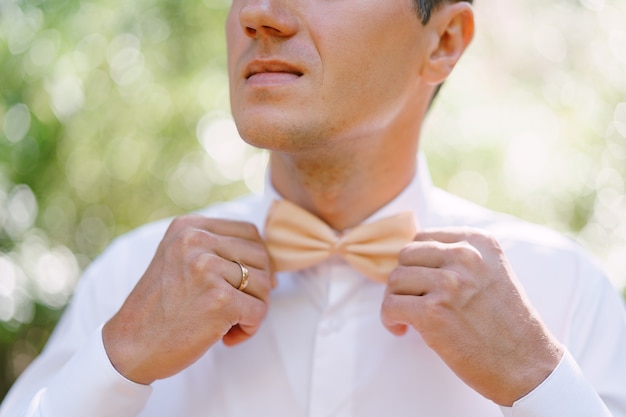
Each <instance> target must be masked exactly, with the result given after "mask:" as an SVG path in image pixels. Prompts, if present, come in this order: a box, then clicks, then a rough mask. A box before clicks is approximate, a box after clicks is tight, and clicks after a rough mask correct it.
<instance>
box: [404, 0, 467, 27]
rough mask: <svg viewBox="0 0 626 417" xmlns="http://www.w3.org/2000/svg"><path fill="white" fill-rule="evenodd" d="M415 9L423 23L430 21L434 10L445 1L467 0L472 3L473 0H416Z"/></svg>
mask: <svg viewBox="0 0 626 417" xmlns="http://www.w3.org/2000/svg"><path fill="white" fill-rule="evenodd" d="M414 1H415V10H416V11H417V15H418V16H419V18H420V19H421V20H422V23H423V24H426V23H428V21H429V20H430V16H431V15H432V13H433V11H434V10H435V9H436V8H437V7H439V6H441V5H442V4H444V3H457V2H459V1H466V2H468V3H472V1H473V0H414Z"/></svg>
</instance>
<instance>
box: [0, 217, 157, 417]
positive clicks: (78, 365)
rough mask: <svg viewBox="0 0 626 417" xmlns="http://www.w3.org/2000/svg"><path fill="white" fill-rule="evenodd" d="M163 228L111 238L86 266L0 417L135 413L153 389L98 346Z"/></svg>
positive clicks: (118, 416) (123, 415) (129, 415)
mask: <svg viewBox="0 0 626 417" xmlns="http://www.w3.org/2000/svg"><path fill="white" fill-rule="evenodd" d="M163 229H164V227H156V228H150V229H144V230H140V231H138V232H135V233H134V234H133V235H132V236H130V237H126V238H122V239H118V240H117V241H116V242H114V243H113V244H112V245H111V246H109V248H107V250H106V251H105V252H104V253H103V254H102V255H101V256H100V257H99V258H98V259H97V260H96V261H94V262H93V263H92V264H91V265H90V266H89V268H88V269H87V270H86V271H85V274H84V275H83V276H82V277H81V280H80V282H79V285H78V287H77V289H76V292H75V294H74V297H73V298H72V301H71V303H70V304H69V306H68V308H67V310H66V311H65V313H64V314H63V317H62V319H61V320H60V321H59V323H58V324H57V326H56V328H55V330H54V332H53V333H52V335H51V337H50V339H49V340H48V343H47V344H46V347H45V348H44V350H43V351H42V353H41V354H40V355H39V356H38V357H37V358H36V359H35V361H33V363H32V364H31V365H30V366H29V367H28V368H27V370H26V371H25V372H24V373H23V374H22V375H21V376H20V377H19V378H18V380H17V381H16V383H15V384H14V385H13V387H12V388H11V390H10V391H9V393H8V395H7V397H6V398H5V400H4V401H3V403H2V405H1V406H0V417H78V416H80V417H85V416H89V417H100V416H105V415H106V416H112V415H114V416H116V417H134V416H136V415H137V414H139V413H140V411H141V409H142V408H143V407H144V406H145V403H146V402H147V401H148V398H149V397H150V394H151V391H152V388H151V387H150V386H144V385H139V384H135V383H133V382H131V381H129V380H127V379H125V378H124V377H123V376H122V375H120V374H119V373H118V372H117V371H116V370H115V368H114V367H113V365H112V364H111V362H110V361H109V358H108V356H107V354H106V351H105V349H104V345H103V341H102V326H103V324H104V323H106V321H108V320H109V318H110V317H112V316H113V315H114V314H115V312H117V310H118V309H119V308H120V306H121V305H122V303H123V302H124V300H125V299H126V297H127V296H128V294H129V293H130V291H131V290H132V289H133V287H134V286H135V284H136V282H137V281H138V279H139V277H141V275H142V274H143V272H144V271H145V268H146V267H147V265H148V264H149V262H150V260H151V259H152V256H153V254H154V251H155V249H156V246H157V244H158V242H159V241H160V238H161V237H162V234H163V232H164V230H163ZM132 248H135V249H134V250H131V249H132Z"/></svg>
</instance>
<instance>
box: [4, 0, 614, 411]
mask: <svg viewBox="0 0 626 417" xmlns="http://www.w3.org/2000/svg"><path fill="white" fill-rule="evenodd" d="M481 3H482V4H481ZM229 4H230V1H229V0H193V1H191V0H179V1H173V0H136V1H132V2H128V1H120V0H106V1H105V0H92V1H80V0H47V1H46V0H0V126H1V127H2V131H1V132H0V133H1V136H0V399H1V398H2V397H3V395H4V392H5V391H6V390H7V389H8V387H9V386H10V384H11V383H12V381H13V380H14V378H15V377H16V376H17V375H19V373H20V372H21V371H22V370H23V369H24V368H25V366H26V365H27V364H28V363H29V362H30V361H31V360H32V358H33V357H34V356H35V355H36V354H37V352H38V351H39V350H40V349H41V347H42V346H43V343H44V342H45V340H46V339H47V337H48V335H49V333H50V331H51V329H52V327H53V326H54V323H56V320H57V319H58V317H59V316H60V313H61V310H62V309H63V307H64V306H65V305H66V303H67V301H68V299H69V297H70V295H71V293H72V290H73V288H74V285H75V283H76V281H77V280H78V277H79V275H80V271H81V270H82V269H83V268H84V267H85V266H86V265H87V264H88V263H89V262H90V260H91V259H93V257H94V256H96V255H97V254H98V253H99V252H100V251H101V250H102V249H103V248H104V247H105V246H106V245H107V244H108V243H109V242H110V241H111V239H113V238H114V237H115V236H117V235H119V234H121V233H123V232H125V231H127V230H129V229H131V228H133V227H136V226H138V225H140V224H142V223H145V222H147V221H150V220H154V219H157V218H162V217H166V216H171V215H175V214H178V213H182V212H186V211H189V210H193V209H196V208H199V207H202V206H205V205H207V204H209V203H210V202H213V201H217V200H225V199H230V198H233V197H234V196H236V195H240V194H242V193H246V192H248V191H249V190H257V189H259V188H260V187H261V186H262V181H263V175H262V171H263V167H264V164H265V161H266V156H265V154H264V153H262V152H259V151H256V150H252V149H250V148H248V147H245V146H244V145H243V144H242V143H241V142H240V141H238V140H237V134H236V130H235V128H234V126H233V124H232V121H231V120H230V119H229V117H228V83H227V76H226V72H225V44H224V36H223V20H224V17H225V14H226V11H227V7H228V6H229ZM477 9H478V28H479V33H478V35H477V38H476V41H475V43H474V45H473V46H472V47H471V50H470V51H469V53H468V56H467V57H465V58H464V59H463V60H462V62H461V65H460V67H459V69H458V71H456V73H455V74H454V75H453V77H452V78H451V79H450V80H449V82H447V83H446V86H445V87H444V89H443V92H442V95H441V97H440V98H439V99H438V103H437V106H436V109H434V111H433V113H432V115H431V116H430V117H429V120H428V122H427V125H426V126H425V134H424V138H425V139H424V147H425V148H426V150H427V153H428V154H429V159H430V164H431V168H432V171H433V175H434V178H435V181H436V182H437V184H439V185H441V186H443V187H444V188H448V189H450V190H451V191H453V192H456V193H458V194H461V195H463V196H464V197H467V198H469V199H471V200H474V201H476V202H478V203H481V204H485V205H487V206H490V207H493V208H495V209H498V210H503V211H506V212H510V213H513V214H516V215H519V216H521V217H525V218H527V219H529V220H532V221H536V222H540V223H545V224H548V225H550V226H551V227H554V228H557V229H559V230H561V231H563V232H565V233H568V234H570V235H572V236H574V237H576V238H578V239H580V240H581V241H583V242H584V243H586V244H588V246H589V247H591V248H592V249H593V250H594V251H595V252H596V253H597V254H598V255H599V256H600V257H602V258H603V259H605V261H606V262H607V264H608V266H609V269H610V271H611V272H612V274H613V275H612V276H613V277H614V278H615V282H616V285H623V283H624V279H625V277H626V256H624V254H625V253H626V217H625V216H626V193H625V190H624V178H626V78H625V77H624V74H626V4H624V2H622V1H621V0H580V1H574V0H567V1H566V0H560V1H557V0H491V1H489V2H479V3H478V5H477ZM625 295H626V294H625Z"/></svg>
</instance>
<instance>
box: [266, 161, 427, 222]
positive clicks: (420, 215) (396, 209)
mask: <svg viewBox="0 0 626 417" xmlns="http://www.w3.org/2000/svg"><path fill="white" fill-rule="evenodd" d="M432 188H433V185H432V180H431V177H430V172H429V170H428V164H427V162H426V157H425V156H424V155H423V154H421V153H420V154H419V155H418V157H417V172H416V174H415V176H414V177H413V179H412V180H411V182H410V183H409V185H407V187H406V188H405V189H404V190H402V192H400V194H398V195H397V196H396V197H395V198H394V199H393V200H391V201H390V202H389V203H387V204H385V205H384V206H383V207H381V208H380V209H379V210H377V211H376V212H375V213H373V214H372V215H371V216H370V217H368V218H367V219H365V220H364V221H363V223H371V222H374V221H376V220H379V219H382V218H385V217H389V216H393V215H394V214H397V213H401V212H405V211H411V212H413V214H414V216H415V221H416V224H417V226H418V228H419V227H424V226H425V225H428V224H430V222H431V211H430V193H431V191H432ZM282 198H283V197H282V196H281V195H280V193H278V191H276V189H275V188H274V186H273V185H272V182H271V179H270V174H269V170H268V172H267V173H266V176H265V191H264V195H263V200H264V204H263V206H264V207H267V208H268V209H269V207H270V205H271V203H272V202H273V201H274V200H281V199H282Z"/></svg>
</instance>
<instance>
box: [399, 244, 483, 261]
mask: <svg viewBox="0 0 626 417" xmlns="http://www.w3.org/2000/svg"><path fill="white" fill-rule="evenodd" d="M474 240H476V239H474ZM485 252H488V251H485ZM482 261H483V254H482V252H481V251H480V250H479V249H478V248H477V247H476V246H474V245H473V244H472V243H470V242H468V241H466V240H462V241H459V242H450V243H445V242H440V241H436V240H427V241H421V242H411V243H409V244H408V245H406V246H405V247H404V248H403V249H402V250H401V251H400V254H399V256H398V264H399V265H404V266H422V267H428V268H443V267H449V266H453V267H455V268H456V267H458V266H460V265H463V266H464V267H466V268H469V267H471V266H472V265H474V266H475V265H477V264H479V263H481V262H482Z"/></svg>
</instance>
